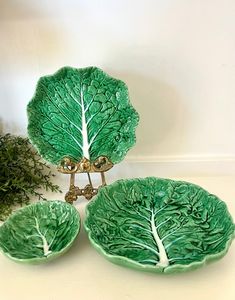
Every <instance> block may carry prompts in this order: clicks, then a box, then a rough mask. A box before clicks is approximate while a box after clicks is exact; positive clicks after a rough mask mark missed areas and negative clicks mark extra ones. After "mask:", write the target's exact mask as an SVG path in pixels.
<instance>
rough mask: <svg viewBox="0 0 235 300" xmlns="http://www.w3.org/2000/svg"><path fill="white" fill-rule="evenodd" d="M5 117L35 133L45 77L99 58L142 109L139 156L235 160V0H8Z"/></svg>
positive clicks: (13, 127)
mask: <svg viewBox="0 0 235 300" xmlns="http://www.w3.org/2000/svg"><path fill="white" fill-rule="evenodd" d="M0 43H1V46H0V57H1V66H0V118H1V119H2V122H3V126H4V130H5V131H11V132H14V133H21V134H26V127H27V118H26V105H27V103H28V101H29V100H30V98H31V97H32V95H33V93H34V90H35V85H36V81H37V79H38V78H39V77H40V76H42V75H45V74H50V73H53V72H54V71H56V70H57V69H58V68H60V67H62V66H64V65H70V66H74V67H85V66H90V65H96V66H99V67H101V68H103V69H104V70H105V71H106V72H108V73H110V74H111V75H113V76H115V77H118V78H120V79H122V80H124V81H125V82H126V83H127V84H128V86H129V90H130V96H131V101H132V103H133V104H134V106H135V108H136V109H137V110H138V112H139V113H140V117H141V122H140V125H139V128H138V130H137V140H138V141H137V145H136V147H134V148H133V149H132V150H131V151H130V152H129V159H132V160H155V161H156V160H165V159H166V160H171V159H172V160H177V159H189V160H195V159H196V160H198V159H199V160H200V159H202V160H207V159H208V158H209V159H213V158H214V159H215V160H229V161H233V162H235V134H234V133H235V120H234V112H235V84H234V82H235V56H234V53H235V1H234V0H223V1H222V0H198V1H193V0H152V1H151V0H145V1H138V0H133V1H131V0H118V1H112V0H101V1H94V0H93V1H85V0H82V1H81V0H80V1H78V0H50V1H47V0H40V1H30V0H1V1H0Z"/></svg>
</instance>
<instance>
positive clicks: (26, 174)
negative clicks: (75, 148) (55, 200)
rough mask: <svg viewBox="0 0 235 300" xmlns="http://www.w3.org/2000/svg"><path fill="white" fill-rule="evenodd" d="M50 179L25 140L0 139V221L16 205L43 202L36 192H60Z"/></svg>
mask: <svg viewBox="0 0 235 300" xmlns="http://www.w3.org/2000/svg"><path fill="white" fill-rule="evenodd" d="M53 176H55V175H54V174H52V172H51V170H50V167H49V166H48V165H47V164H46V163H45V162H43V161H42V160H41V157H40V156H39V154H38V153H37V152H36V150H35V149H34V148H33V147H32V145H31V144H30V142H29V140H28V139H27V138H23V137H20V136H13V135H10V134H6V135H0V220H2V221H3V220H5V219H6V217H7V216H8V215H9V214H10V213H11V212H12V209H13V207H14V206H16V205H21V206H22V205H25V204H29V203H30V199H33V198H35V197H36V198H37V199H39V200H46V199H45V198H44V197H43V194H42V193H41V192H40V189H45V190H46V191H49V190H50V191H52V192H58V191H60V190H59V186H58V185H55V184H53V183H52V181H51V178H52V177H53Z"/></svg>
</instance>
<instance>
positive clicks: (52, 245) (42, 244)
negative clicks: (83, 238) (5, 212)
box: [0, 201, 80, 264]
mask: <svg viewBox="0 0 235 300" xmlns="http://www.w3.org/2000/svg"><path fill="white" fill-rule="evenodd" d="M79 229H80V217H79V214H78V212H77V210H76V208H75V207H73V206H72V205H70V204H68V203H65V202H62V201H42V202H37V203H35V204H31V205H29V206H26V207H24V208H21V209H19V210H17V211H16V212H15V213H13V214H12V215H11V216H10V217H9V218H8V219H7V221H6V222H5V223H4V224H3V225H2V226H1V227H0V249H1V251H2V252H3V253H4V254H5V255H6V256H7V257H9V258H10V259H12V260H14V261H16V262H22V263H32V264H34V263H43V262H46V261H49V260H52V259H54V258H56V257H58V256H60V255H62V254H63V253H64V252H66V251H67V250H68V249H69V248H70V246H71V245H72V243H73V242H74V240H75V238H76V237H77V235H78V233H79Z"/></svg>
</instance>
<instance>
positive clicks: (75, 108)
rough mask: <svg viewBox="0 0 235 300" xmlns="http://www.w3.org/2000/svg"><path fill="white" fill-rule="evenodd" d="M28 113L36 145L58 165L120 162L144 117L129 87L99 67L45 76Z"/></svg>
mask: <svg viewBox="0 0 235 300" xmlns="http://www.w3.org/2000/svg"><path fill="white" fill-rule="evenodd" d="M27 112H28V135H29V138H30V140H31V142H32V143H33V144H34V146H35V147H36V148H37V149H38V151H39V153H40V154H41V155H42V157H43V158H44V159H46V160H47V161H49V162H50V163H52V164H55V165H59V164H60V163H61V161H62V160H63V159H64V158H70V159H71V160H72V161H73V162H79V161H81V159H82V158H86V159H88V160H90V161H91V162H94V161H95V160H96V159H97V158H98V157H100V156H105V157H107V158H108V159H109V160H110V161H111V162H112V163H113V164H115V163H118V162H120V161H121V160H122V159H123V158H124V157H125V155H126V153H127V151H128V150H129V149H130V148H131V147H132V146H133V145H134V144H135V128H136V126H137V124H138V120H139V116H138V114H137V112H136V111H135V109H134V108H133V107H132V105H131V103H130V101H129V96H128V89H127V86H126V84H125V83H124V82H122V81H121V80H117V79H115V78H112V77H110V76H109V75H107V74H106V73H105V72H103V71H102V70H101V69H99V68H96V67H88V68H82V69H75V68H71V67H64V68H61V69H60V70H58V71H57V72H56V73H55V74H53V75H51V76H44V77H41V78H40V79H39V81H38V84H37V87H36V92H35V95H34V97H33V98H32V100H31V101H30V102H29V104H28V107H27Z"/></svg>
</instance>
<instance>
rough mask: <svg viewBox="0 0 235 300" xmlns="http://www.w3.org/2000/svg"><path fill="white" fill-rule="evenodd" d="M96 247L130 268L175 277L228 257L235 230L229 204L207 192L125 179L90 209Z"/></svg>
mask: <svg viewBox="0 0 235 300" xmlns="http://www.w3.org/2000/svg"><path fill="white" fill-rule="evenodd" d="M85 228H86V230H87V232H88V234H89V239H90V241H91V243H92V245H93V246H94V247H95V248H96V249H97V250H98V251H99V252H100V253H102V254H103V255H104V256H105V257H106V258H107V259H109V260H110V261H112V262H114V263H117V264H120V265H124V266H127V267H131V268H135V269H139V270H143V271H150V272H162V273H173V272H179V271H186V270H191V269H195V268H197V267H199V266H201V265H204V264H205V263H207V262H208V261H212V260H216V259H219V258H221V257H223V256H224V255H225V254H226V252H227V251H228V248H229V246H230V244H231V242H232V239H233V237H234V230H235V226H234V223H233V220H232V218H231V216H230V214H229V212H228V210H227V207H226V205H225V203H224V202H223V201H221V200H220V199H219V198H218V197H216V196H215V195H212V194H210V193H208V192H207V191H205V190H204V189H203V188H201V187H199V186H197V185H194V184H191V183H187V182H183V181H173V180H170V179H160V178H155V177H148V178H144V179H130V180H119V181H117V182H115V183H113V184H111V185H110V186H107V187H104V188H102V189H101V190H100V191H99V193H98V195H97V196H96V197H95V198H94V200H92V201H91V202H90V203H89V204H88V206H87V208H86V220H85Z"/></svg>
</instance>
